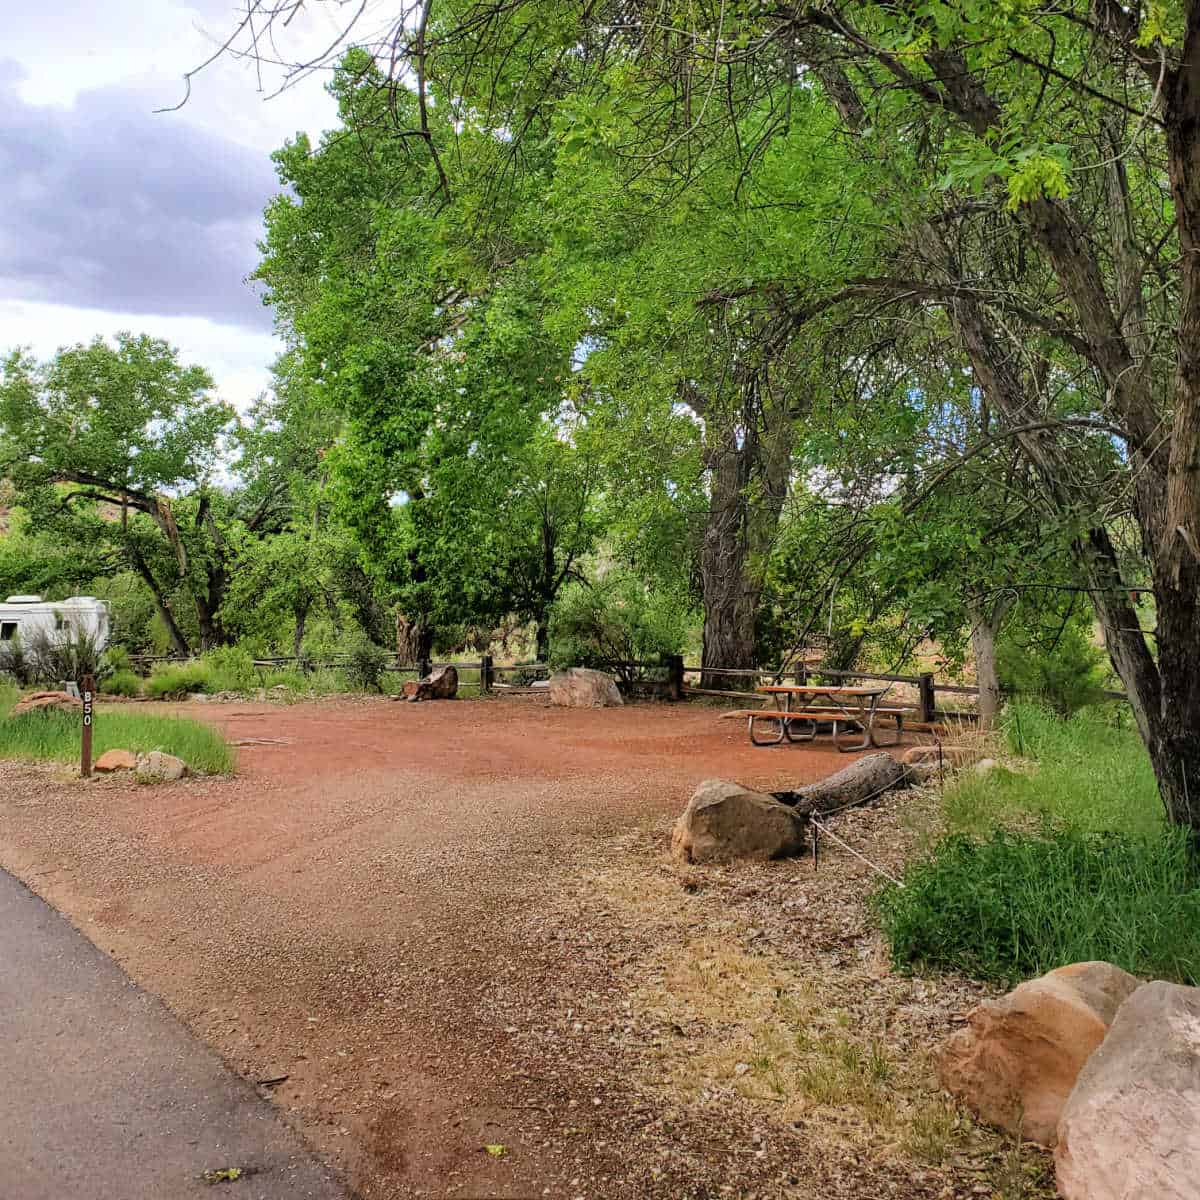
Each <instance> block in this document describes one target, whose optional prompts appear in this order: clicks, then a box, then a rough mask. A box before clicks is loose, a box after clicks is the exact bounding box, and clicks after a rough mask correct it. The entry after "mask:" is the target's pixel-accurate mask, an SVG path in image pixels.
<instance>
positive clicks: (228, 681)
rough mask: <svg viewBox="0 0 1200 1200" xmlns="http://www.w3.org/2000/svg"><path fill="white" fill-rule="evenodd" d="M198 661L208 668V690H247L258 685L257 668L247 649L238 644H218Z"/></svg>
mask: <svg viewBox="0 0 1200 1200" xmlns="http://www.w3.org/2000/svg"><path fill="white" fill-rule="evenodd" d="M200 661H201V662H202V663H204V665H205V667H207V668H208V675H209V680H210V683H211V687H210V688H209V690H210V691H214V692H249V691H252V690H253V689H254V688H256V687H258V670H257V668H256V667H255V666H254V659H253V657H252V656H251V654H250V652H249V651H248V650H243V649H242V648H241V647H240V646H220V647H218V648H217V649H216V650H210V651H209V652H208V653H207V654H205V655H204V656H203V657H202V658H201V659H200Z"/></svg>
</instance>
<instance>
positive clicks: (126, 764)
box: [92, 750, 137, 774]
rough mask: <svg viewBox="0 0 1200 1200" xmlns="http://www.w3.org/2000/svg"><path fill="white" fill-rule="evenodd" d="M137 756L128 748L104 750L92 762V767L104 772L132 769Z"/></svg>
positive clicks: (134, 766)
mask: <svg viewBox="0 0 1200 1200" xmlns="http://www.w3.org/2000/svg"><path fill="white" fill-rule="evenodd" d="M136 768H137V758H136V757H135V756H134V755H133V754H132V753H131V752H130V751H129V750H105V752H104V753H103V754H102V755H100V757H99V758H98V759H96V761H95V762H94V763H93V764H92V769H93V770H96V771H99V772H100V773H101V774H105V773H107V772H109V771H133V770H135V769H136Z"/></svg>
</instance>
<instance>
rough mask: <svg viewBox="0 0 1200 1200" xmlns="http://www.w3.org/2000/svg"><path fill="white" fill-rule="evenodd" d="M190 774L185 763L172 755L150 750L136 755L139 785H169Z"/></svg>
mask: <svg viewBox="0 0 1200 1200" xmlns="http://www.w3.org/2000/svg"><path fill="white" fill-rule="evenodd" d="M190 774H191V772H190V771H189V770H188V765H187V763H185V762H184V761H183V759H182V758H176V757H175V755H173V754H164V753H163V752H162V751H161V750H151V751H150V752H149V753H148V754H139V755H138V760H137V777H138V781H139V782H141V783H171V782H173V781H174V780H176V779H182V778H183V777H184V776H185V775H190Z"/></svg>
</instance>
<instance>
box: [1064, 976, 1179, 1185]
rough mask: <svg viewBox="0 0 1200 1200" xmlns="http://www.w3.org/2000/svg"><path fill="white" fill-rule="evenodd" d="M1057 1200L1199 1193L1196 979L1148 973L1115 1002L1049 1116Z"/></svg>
mask: <svg viewBox="0 0 1200 1200" xmlns="http://www.w3.org/2000/svg"><path fill="white" fill-rule="evenodd" d="M1055 1166H1056V1168H1057V1172H1058V1191H1059V1194H1060V1195H1061V1196H1063V1197H1065V1198H1066V1200H1196V1197H1197V1196H1200V988H1194V987H1181V986H1180V985H1178V984H1173V983H1163V982H1162V981H1157V982H1155V983H1147V984H1145V985H1144V986H1143V987H1140V988H1138V990H1137V991H1136V992H1134V994H1133V995H1132V996H1131V997H1130V998H1129V999H1128V1000H1126V1001H1125V1003H1124V1004H1123V1005H1122V1006H1121V1010H1120V1012H1118V1013H1117V1017H1116V1020H1115V1021H1113V1023H1112V1028H1111V1029H1110V1030H1109V1031H1108V1037H1107V1038H1105V1039H1104V1043H1103V1045H1101V1047H1100V1048H1099V1049H1098V1050H1097V1051H1096V1053H1095V1054H1093V1055H1092V1057H1091V1058H1090V1059H1088V1062H1087V1066H1085V1067H1084V1068H1083V1070H1082V1071H1081V1072H1080V1075H1079V1078H1078V1080H1076V1083H1075V1089H1074V1091H1072V1093H1071V1096H1070V1099H1069V1100H1068V1101H1067V1105H1066V1108H1064V1109H1063V1113H1062V1118H1061V1120H1060V1121H1059V1123H1058V1149H1057V1151H1056V1153H1055Z"/></svg>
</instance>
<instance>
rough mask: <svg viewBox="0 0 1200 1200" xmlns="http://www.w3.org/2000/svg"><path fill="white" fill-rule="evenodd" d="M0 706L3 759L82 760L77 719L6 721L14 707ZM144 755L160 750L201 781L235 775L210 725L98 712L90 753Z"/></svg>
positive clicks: (47, 716)
mask: <svg viewBox="0 0 1200 1200" xmlns="http://www.w3.org/2000/svg"><path fill="white" fill-rule="evenodd" d="M13 699H15V696H10V697H9V698H8V700H7V702H4V701H2V700H0V708H2V710H3V711H4V713H5V715H4V716H3V717H0V758H29V759H41V760H48V761H51V762H65V763H69V762H77V761H78V759H79V739H80V718H79V717H78V716H77V715H75V714H73V713H58V712H51V713H45V712H33V713H24V714H23V715H21V716H19V717H10V716H8V715H7V711H8V709H9V708H10V707H11V701H12V700H13ZM118 749H119V750H132V751H133V752H134V753H143V752H148V751H150V750H162V751H164V752H165V753H167V754H174V755H175V756H176V757H177V758H181V759H183V761H184V762H185V763H187V765H188V766H189V767H191V769H192V770H193V771H196V772H197V773H199V774H202V775H227V774H229V773H230V772H231V771H232V770H233V751H232V750H231V749H230V747H229V746H228V745H227V744H226V742H225V740H224V738H222V737H221V735H220V734H219V733H218V732H217V731H216V730H215V729H212V728H211V727H210V726H208V725H202V724H201V723H200V722H199V721H189V720H187V719H186V718H184V717H160V716H155V715H153V714H149V713H140V712H130V711H129V710H128V709H127V708H125V707H122V708H120V709H117V710H115V711H114V710H111V709H99V710H98V711H97V713H96V718H95V724H94V725H93V727H92V751H93V753H94V754H95V755H96V756H97V757H98V756H99V755H101V754H103V753H104V751H105V750H118Z"/></svg>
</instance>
